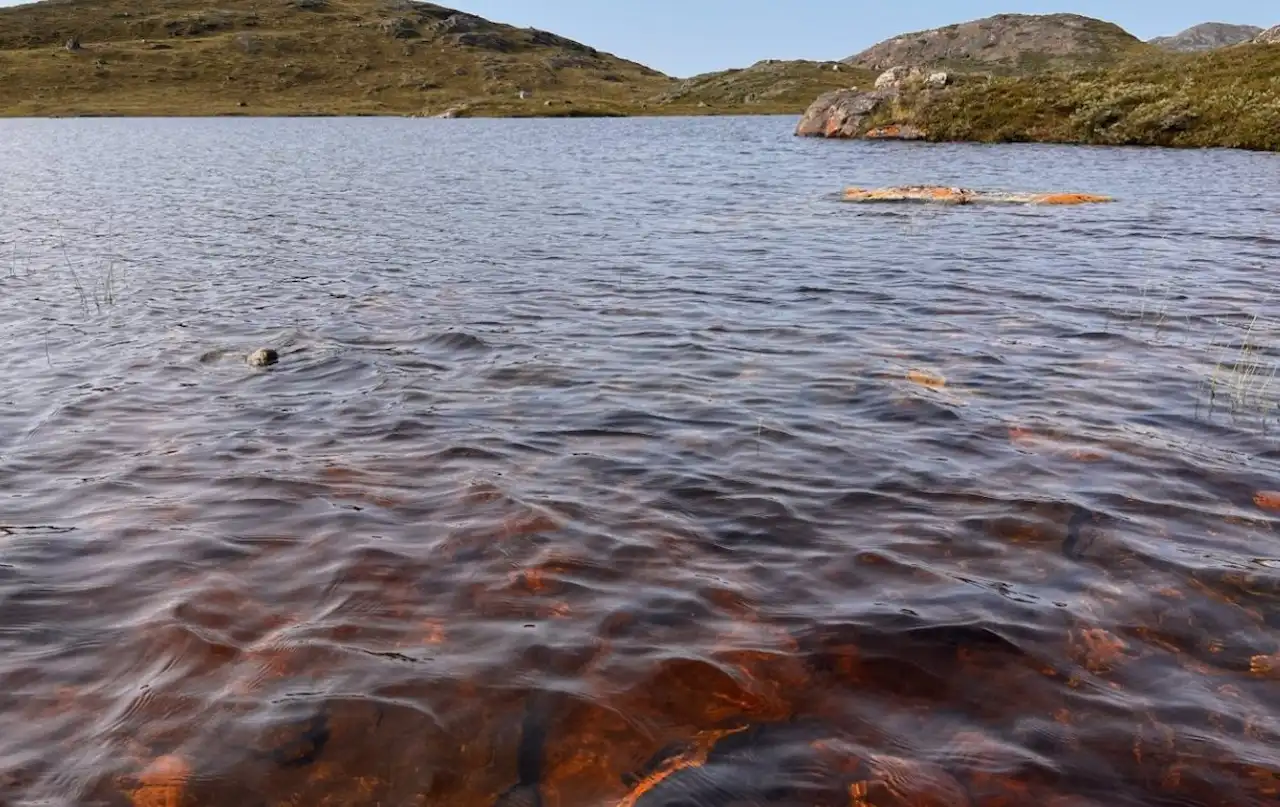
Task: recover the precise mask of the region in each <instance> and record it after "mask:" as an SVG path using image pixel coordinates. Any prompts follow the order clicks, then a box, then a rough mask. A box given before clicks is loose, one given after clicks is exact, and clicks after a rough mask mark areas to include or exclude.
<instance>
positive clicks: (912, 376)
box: [907, 370, 947, 389]
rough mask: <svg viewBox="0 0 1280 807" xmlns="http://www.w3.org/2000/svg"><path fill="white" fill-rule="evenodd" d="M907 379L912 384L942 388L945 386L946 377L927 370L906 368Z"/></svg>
mask: <svg viewBox="0 0 1280 807" xmlns="http://www.w3.org/2000/svg"><path fill="white" fill-rule="evenodd" d="M907 380H908V381H910V382H911V383H912V384H918V385H920V386H922V387H928V388H929V389H943V388H945V387H946V386H947V379H946V378H944V377H942V376H941V375H939V374H938V373H931V372H929V371H928V370H908V371H907Z"/></svg>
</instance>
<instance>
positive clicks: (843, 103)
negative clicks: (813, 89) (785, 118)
mask: <svg viewBox="0 0 1280 807" xmlns="http://www.w3.org/2000/svg"><path fill="white" fill-rule="evenodd" d="M896 97H897V92H895V91H893V90H883V89H881V90H872V91H871V92H859V91H857V90H835V91H834V92H829V93H825V94H823V95H821V96H819V97H818V100H816V101H814V102H813V103H812V104H810V105H809V108H808V109H807V110H805V113H804V116H803V117H802V118H801V119H800V123H799V125H798V126H796V134H797V135H800V136H802V137H861V136H862V133H863V132H864V131H865V130H866V128H867V126H866V124H867V120H868V119H869V118H870V117H871V115H872V114H873V113H875V112H876V110H878V109H880V107H881V106H882V105H884V104H885V103H886V102H890V101H892V100H893V99H894V98H896Z"/></svg>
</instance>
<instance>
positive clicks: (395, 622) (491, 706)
mask: <svg viewBox="0 0 1280 807" xmlns="http://www.w3.org/2000/svg"><path fill="white" fill-rule="evenodd" d="M793 124H794V121H793V120H791V119H788V118H758V119H751V118H740V119H707V120H616V121H585V120H584V121H426V120H372V119H370V120H277V121H256V120H223V121H213V120H206V121H199V120H187V121H145V122H144V121H128V120H112V121H108V120H64V121H9V122H4V123H3V124H0V175H2V176H3V180H0V183H2V186H3V194H0V250H2V251H0V255H2V256H3V257H2V258H0V338H3V344H4V347H5V350H4V351H3V353H0V379H3V385H2V387H0V648H2V652H0V703H2V704H3V706H2V708H0V803H4V804H12V805H20V804H21V805H26V804H53V805H72V804H74V805H132V807H179V805H183V806H184V807H194V806H195V805H208V806H210V807H212V806H215V805H216V806H217V807H222V806H223V805H232V806H234V807H257V806H258V805H271V806H272V807H274V806H275V805H310V806H315V805H371V806H372V805H382V806H384V807H386V806H388V805H427V804H431V805H460V806H465V807H470V806H471V805H476V806H477V807H479V806H481V805H483V806H485V807H488V805H497V807H539V805H541V806H542V807H579V806H582V807H602V806H605V805H617V806H618V807H677V805H679V806H680V807H721V806H723V807H728V805H766V804H769V805H775V804H776V805H786V806H787V807H801V806H802V805H803V806H804V807H818V806H821V807H826V806H827V805H833V806H834V805H840V806H841V807H869V806H873V807H893V806H894V805H903V806H904V807H905V805H920V806H921V807H925V806H927V807H959V806H960V805H1001V806H1002V807H1018V806H1020V805H1025V806H1026V807H1040V806H1041V805H1053V806H1054V807H1086V806H1087V805H1095V807H1121V806H1126V805H1232V807H1236V806H1238V805H1274V804H1276V803H1277V802H1278V801H1280V750H1278V749H1280V539H1278V537H1277V531H1276V515H1275V511H1276V510H1277V509H1280V493H1269V492H1270V491H1278V490H1280V473H1278V468H1277V457H1278V456H1280V455H1278V454H1277V451H1276V439H1275V431H1276V429H1277V428H1280V425H1277V424H1276V423H1275V418H1274V415H1275V412H1273V408H1274V402H1275V401H1277V400H1280V379H1277V380H1276V383H1275V384H1272V381H1273V378H1274V375H1275V368H1276V366H1277V363H1280V355H1277V353H1276V345H1277V344H1278V343H1280V328H1278V327H1275V326H1274V323H1276V321H1277V319H1276V318H1277V316H1280V312H1277V310H1276V308H1275V305H1274V300H1275V291H1276V286H1277V284H1278V282H1280V279H1278V277H1277V275H1276V270H1277V269H1280V184H1278V183H1277V182H1276V179H1277V177H1280V161H1277V157H1276V156H1275V155H1266V154H1248V153H1234V152H1221V151H1197V152H1174V151H1158V150H1149V151H1144V150H1120V149H1096V148H1059V147H1037V146H1009V147H985V146H962V145H956V146H928V145H894V144H857V143H835V142H817V141H810V140H800V139H796V138H793V137H792V136H791V134H790V131H791V127H792V125H793ZM922 182H930V183H943V184H959V185H964V186H970V187H979V188H991V189H1000V190H1025V191H1057V190H1062V191H1084V192H1092V193H1106V194H1111V195H1113V196H1115V197H1116V198H1117V201H1116V202H1115V203H1113V204H1108V205H1099V206H1089V207H1079V208H1070V209H1066V208H1060V209H1051V208H1034V207H999V208H997V207H976V206H975V207H960V208H923V207H909V206H887V207H874V206H858V205H850V204H845V203H842V202H840V201H839V198H838V195H839V191H840V190H841V189H842V187H844V186H845V185H848V184H858V185H881V184H909V183H922ZM264 346H267V347H274V348H276V349H278V350H279V352H280V361H279V363H278V364H276V365H275V366H272V367H269V368H265V369H261V368H253V367H250V366H249V365H248V364H246V362H245V356H246V354H248V353H249V352H250V351H252V350H253V349H255V348H258V347H264Z"/></svg>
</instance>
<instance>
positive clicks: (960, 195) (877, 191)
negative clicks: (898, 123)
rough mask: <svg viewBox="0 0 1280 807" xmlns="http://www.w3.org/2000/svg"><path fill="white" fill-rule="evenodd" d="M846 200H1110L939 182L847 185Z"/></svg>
mask: <svg viewBox="0 0 1280 807" xmlns="http://www.w3.org/2000/svg"><path fill="white" fill-rule="evenodd" d="M844 201H846V202H931V203H933V204H949V205H968V204H980V203H1003V204H1024V205H1083V204H1092V203H1098V202H1110V201H1113V200H1112V198H1111V197H1110V196H1100V195H1098V194H1092V193H1010V192H1007V191H980V190H971V189H969V188H949V187H946V186H942V185H907V186H902V187H891V188H846V189H845V192H844Z"/></svg>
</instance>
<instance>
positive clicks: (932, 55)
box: [845, 14, 1146, 72]
mask: <svg viewBox="0 0 1280 807" xmlns="http://www.w3.org/2000/svg"><path fill="white" fill-rule="evenodd" d="M1144 47H1146V46H1145V45H1144V43H1143V42H1142V41H1141V40H1139V39H1138V38H1137V37H1135V36H1133V35H1132V34H1130V33H1129V32H1127V31H1125V30H1124V29H1123V28H1121V27H1120V26H1118V25H1114V24H1112V23H1109V22H1104V21H1102V20H1096V19H1093V18H1092V17H1083V16H1081V15H1079V14H997V15H996V16H994V17H986V18H984V19H980V20H972V21H970V22H962V23H958V24H956V25H948V26H945V27H943V28H934V29H931V30H928V31H916V32H914V33H909V34H903V35H901V36H896V37H894V38H892V39H888V40H885V41H884V42H881V43H879V44H878V45H873V46H872V47H870V48H867V49H866V50H864V51H862V52H861V53H859V54H857V55H855V56H850V57H849V58H848V59H845V62H847V63H848V64H851V65H855V66H858V67H863V68H866V69H868V70H876V71H879V70H887V69H888V68H890V67H894V66H896V65H908V66H933V67H944V68H949V69H951V70H958V71H968V70H980V71H988V72H1001V71H1003V72H1036V71H1041V70H1048V69H1056V68H1069V67H1095V66H1098V65H1102V64H1108V63H1111V62H1115V61H1117V60H1119V59H1120V58H1122V57H1123V56H1125V55H1126V54H1128V53H1130V52H1132V51H1134V50H1135V49H1142V48H1144Z"/></svg>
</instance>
